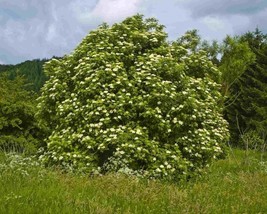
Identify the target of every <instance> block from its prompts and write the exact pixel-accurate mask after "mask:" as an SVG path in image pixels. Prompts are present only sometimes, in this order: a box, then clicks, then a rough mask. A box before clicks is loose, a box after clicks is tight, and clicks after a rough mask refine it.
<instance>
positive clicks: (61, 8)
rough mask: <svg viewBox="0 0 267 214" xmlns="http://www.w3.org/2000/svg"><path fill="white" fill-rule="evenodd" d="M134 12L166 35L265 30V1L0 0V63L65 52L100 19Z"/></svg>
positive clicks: (217, 36)
mask: <svg viewBox="0 0 267 214" xmlns="http://www.w3.org/2000/svg"><path fill="white" fill-rule="evenodd" d="M136 13H141V14H143V15H144V16H145V17H146V18H148V17H155V18H157V19H158V20H159V23H160V24H163V25H165V27H166V28H165V31H166V32H167V33H168V35H169V40H175V39H176V38H178V37H179V36H181V35H183V34H184V33H185V32H186V31H187V30H192V29H198V30H199V34H200V35H201V36H202V38H203V39H206V40H209V41H211V40H218V41H222V39H223V38H225V36H226V35H227V34H228V35H238V34H242V33H245V32H248V31H254V30H255V28H256V27H258V28H259V29H260V30H261V31H262V32H263V33H265V34H266V33H267V21H266V20H267V0H0V64H16V63H20V62H23V61H25V60H31V59H36V58H41V59H42V58H50V57H52V56H63V55H65V54H69V53H71V51H72V50H73V49H74V48H75V47H76V46H77V45H78V44H79V43H80V42H81V40H82V38H84V37H85V36H86V35H87V34H88V33H89V32H90V31H91V30H92V29H95V28H97V26H99V25H100V24H102V23H103V22H107V23H108V24H113V23H115V22H120V21H122V20H123V19H125V18H126V17H129V16H131V15H134V14H136Z"/></svg>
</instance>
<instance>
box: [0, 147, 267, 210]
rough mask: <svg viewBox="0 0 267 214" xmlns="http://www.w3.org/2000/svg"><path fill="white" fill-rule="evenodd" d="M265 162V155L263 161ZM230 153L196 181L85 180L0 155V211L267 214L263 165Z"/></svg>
mask: <svg viewBox="0 0 267 214" xmlns="http://www.w3.org/2000/svg"><path fill="white" fill-rule="evenodd" d="M264 158H265V161H266V156H265V157H264ZM263 161H264V159H263V160H262V162H261V155H260V153H257V152H253V151H250V152H249V153H248V154H246V153H245V152H244V151H241V150H234V152H233V153H230V155H229V157H228V158H227V159H225V160H220V161H217V162H215V163H214V164H213V165H212V166H211V168H210V169H209V170H208V171H207V173H206V174H205V175H203V176H202V177H201V178H198V179H194V180H191V181H190V182H187V183H180V184H174V183H172V184H171V183H164V182H160V181H151V180H144V179H137V178H129V177H125V176H122V175H115V174H110V175H105V176H102V177H94V178H90V177H88V176H78V175H75V174H65V173H62V172H61V171H59V170H55V169H45V168H43V167H41V166H39V165H38V164H37V163H36V164H35V163H34V161H33V160H31V159H23V158H21V157H20V156H14V155H13V156H9V155H8V156H7V155H5V154H1V155H0V213H267V163H266V162H263Z"/></svg>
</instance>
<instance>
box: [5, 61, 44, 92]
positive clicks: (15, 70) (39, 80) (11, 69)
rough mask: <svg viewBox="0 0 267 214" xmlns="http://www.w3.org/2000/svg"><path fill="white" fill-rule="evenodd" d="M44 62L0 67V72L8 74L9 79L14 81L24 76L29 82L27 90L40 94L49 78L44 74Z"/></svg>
mask: <svg viewBox="0 0 267 214" xmlns="http://www.w3.org/2000/svg"><path fill="white" fill-rule="evenodd" d="M46 61H47V60H46V59H43V60H39V59H36V60H32V61H29V60H28V61H25V62H22V63H20V64H16V65H0V72H4V73H7V75H8V77H9V79H11V80H12V79H14V78H15V77H16V76H24V77H25V79H26V80H27V83H29V84H28V86H27V90H33V91H35V92H39V91H40V88H41V87H42V86H43V85H44V83H45V81H46V80H47V79H48V77H47V76H46V75H45V74H44V71H43V65H44V63H45V62H46Z"/></svg>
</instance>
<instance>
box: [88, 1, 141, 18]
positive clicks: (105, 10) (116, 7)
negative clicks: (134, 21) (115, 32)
mask: <svg viewBox="0 0 267 214" xmlns="http://www.w3.org/2000/svg"><path fill="white" fill-rule="evenodd" d="M140 2H141V0H131V1H129V0H100V1H99V2H98V4H97V5H96V7H95V8H94V10H93V11H92V13H91V14H92V15H93V16H95V17H100V18H101V19H102V20H103V21H105V22H108V23H110V22H114V21H117V20H121V19H122V18H126V17H128V16H131V15H133V14H135V13H137V11H138V6H139V3H140Z"/></svg>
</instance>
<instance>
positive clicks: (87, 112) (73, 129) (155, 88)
mask: <svg viewBox="0 0 267 214" xmlns="http://www.w3.org/2000/svg"><path fill="white" fill-rule="evenodd" d="M166 37H167V35H166V33H165V32H164V31H163V26H161V25H159V24H158V23H157V21H156V20H154V19H146V20H143V18H142V16H140V15H136V16H133V17H131V18H128V19H126V20H125V21H123V22H122V23H120V24H115V25H113V26H112V27H108V26H107V25H102V26H100V27H99V28H98V29H97V30H95V31H91V32H90V33H89V35H88V36H86V37H85V39H84V40H83V41H82V43H81V44H80V45H79V46H78V47H77V48H76V49H75V51H74V52H73V53H72V54H71V55H69V56H66V57H64V58H63V59H60V60H57V59H53V60H51V61H49V62H48V63H46V65H45V71H46V72H47V74H48V75H49V76H50V79H49V81H47V83H46V84H45V86H44V87H43V89H42V95H41V97H40V99H39V105H38V108H39V112H38V116H39V118H40V119H41V123H42V125H43V126H45V127H48V128H49V130H50V135H49V137H48V138H47V148H46V152H45V153H44V154H43V155H42V156H41V159H42V160H43V161H44V162H46V163H55V164H62V165H71V166H72V167H74V168H83V169H86V170H88V171H90V172H101V173H103V172H107V171H108V172H110V171H116V172H123V173H127V174H136V175H140V176H146V177H154V178H166V179H180V178H181V177H184V176H187V175H190V174H191V173H195V172H196V171H199V170H201V169H202V168H203V167H204V166H206V165H208V164H209V163H210V161H211V160H212V159H216V158H217V157H218V156H220V155H221V154H222V153H223V150H222V146H223V145H224V144H225V141H226V140H227V138H228V130H227V126H226V122H225V120H224V119H223V117H222V114H221V112H222V109H221V106H220V105H219V104H218V103H219V102H220V101H221V95H220V93H219V88H220V85H219V84H218V83H216V80H217V79H219V77H220V73H219V71H218V70H217V69H216V68H215V67H213V65H212V63H211V62H210V61H209V60H208V59H207V57H206V55H205V52H202V51H200V52H192V51H191V52H190V51H188V50H187V49H185V48H184V47H183V46H179V45H177V44H175V43H173V44H170V43H168V42H167V41H166Z"/></svg>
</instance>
